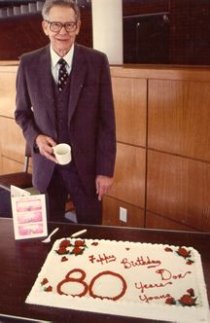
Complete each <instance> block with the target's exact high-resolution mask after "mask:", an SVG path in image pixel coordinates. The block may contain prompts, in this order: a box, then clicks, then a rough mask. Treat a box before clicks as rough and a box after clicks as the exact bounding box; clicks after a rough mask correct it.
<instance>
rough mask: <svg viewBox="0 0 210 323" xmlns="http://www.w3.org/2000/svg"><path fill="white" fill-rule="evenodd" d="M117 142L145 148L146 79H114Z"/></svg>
mask: <svg viewBox="0 0 210 323" xmlns="http://www.w3.org/2000/svg"><path fill="white" fill-rule="evenodd" d="M112 85H113V95H114V103H115V114H116V128H117V140H118V141H119V142H123V143H128V144H131V145H138V146H143V147H145V141H146V107H147V81H146V79H137V78H132V77H131V78H126V77H124V78H121V77H113V78H112Z"/></svg>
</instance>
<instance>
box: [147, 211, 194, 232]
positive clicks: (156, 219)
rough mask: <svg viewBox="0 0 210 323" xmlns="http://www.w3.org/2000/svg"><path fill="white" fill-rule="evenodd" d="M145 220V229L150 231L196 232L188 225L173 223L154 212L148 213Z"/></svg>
mask: <svg viewBox="0 0 210 323" xmlns="http://www.w3.org/2000/svg"><path fill="white" fill-rule="evenodd" d="M145 219H146V224H145V227H146V228H149V229H163V230H182V231H195V229H192V228H191V227H189V226H187V225H184V224H181V223H180V222H176V221H173V220H171V219H168V218H166V217H164V216H160V215H158V214H155V213H152V212H146V217H145Z"/></svg>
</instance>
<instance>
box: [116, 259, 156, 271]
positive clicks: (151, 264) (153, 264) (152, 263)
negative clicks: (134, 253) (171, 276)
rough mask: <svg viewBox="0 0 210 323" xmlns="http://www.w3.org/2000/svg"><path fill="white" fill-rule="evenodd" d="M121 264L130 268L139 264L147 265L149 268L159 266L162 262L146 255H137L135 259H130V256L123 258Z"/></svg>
mask: <svg viewBox="0 0 210 323" xmlns="http://www.w3.org/2000/svg"><path fill="white" fill-rule="evenodd" d="M121 264H123V265H124V268H125V269H130V268H132V267H138V266H146V267H148V268H152V267H157V266H159V265H160V264H161V261H160V260H153V259H150V258H149V257H148V256H147V257H146V258H144V257H142V256H141V257H137V258H136V259H135V260H128V258H123V259H122V261H121Z"/></svg>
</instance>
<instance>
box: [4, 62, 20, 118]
mask: <svg viewBox="0 0 210 323" xmlns="http://www.w3.org/2000/svg"><path fill="white" fill-rule="evenodd" d="M16 72H17V66H15V65H14V66H3V65H1V62H0V115H1V116H2V115H3V116H8V117H13V116H14V108H15V92H16V90H15V82H16Z"/></svg>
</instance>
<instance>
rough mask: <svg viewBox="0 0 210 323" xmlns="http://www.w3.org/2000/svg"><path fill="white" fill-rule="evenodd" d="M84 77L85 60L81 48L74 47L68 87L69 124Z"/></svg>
mask: <svg viewBox="0 0 210 323" xmlns="http://www.w3.org/2000/svg"><path fill="white" fill-rule="evenodd" d="M85 75H86V65H85V59H84V56H83V55H82V51H81V48H80V47H79V46H78V45H75V49H74V57H73V65H72V72H71V86H70V87H71V89H70V100H69V114H68V122H69V123H70V121H71V118H72V116H73V114H74V111H75V108H76V105H77V101H78V99H79V95H80V92H81V90H82V88H83V84H84V80H85Z"/></svg>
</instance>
